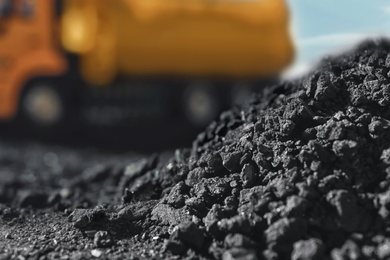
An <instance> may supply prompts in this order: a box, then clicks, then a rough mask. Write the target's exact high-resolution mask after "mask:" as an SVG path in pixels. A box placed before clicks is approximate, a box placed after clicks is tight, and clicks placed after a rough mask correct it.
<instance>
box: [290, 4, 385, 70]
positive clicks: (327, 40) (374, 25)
mask: <svg viewBox="0 0 390 260" xmlns="http://www.w3.org/2000/svg"><path fill="white" fill-rule="evenodd" d="M287 2H288V4H289V6H290V12H291V31H292V34H293V36H294V41H295V45H296V47H297V57H296V62H295V67H294V69H298V70H299V69H302V68H304V67H305V66H306V67H307V66H308V64H310V63H312V62H316V61H318V60H319V59H320V58H321V57H323V56H324V55H326V54H331V53H335V52H337V51H339V50H341V49H345V48H349V47H350V46H353V45H354V44H356V43H357V42H359V41H361V40H362V39H364V38H367V37H370V36H378V35H388V36H390V1H389V0H287Z"/></svg>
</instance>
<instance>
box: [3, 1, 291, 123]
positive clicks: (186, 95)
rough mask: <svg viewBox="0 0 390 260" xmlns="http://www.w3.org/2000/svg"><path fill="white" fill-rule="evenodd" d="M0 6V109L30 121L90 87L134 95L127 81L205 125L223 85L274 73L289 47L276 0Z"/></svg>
mask: <svg viewBox="0 0 390 260" xmlns="http://www.w3.org/2000/svg"><path fill="white" fill-rule="evenodd" d="M0 9H1V10H0V80H1V81H0V88H1V90H0V118H3V119H11V118H14V117H16V116H17V115H21V116H22V117H23V118H24V120H27V121H30V122H33V123H34V124H37V125H39V126H40V127H43V126H48V127H50V126H54V125H58V124H59V123H63V122H64V120H65V119H67V118H69V117H72V116H75V111H76V110H75V109H76V107H77V108H79V107H86V105H85V104H86V103H88V104H90V103H93V102H92V101H91V102H90V100H93V99H92V98H91V96H92V95H95V94H96V93H99V94H100V95H103V96H104V95H105V96H106V97H107V96H112V95H110V94H109V93H110V92H115V93H121V94H120V96H121V97H123V96H125V95H124V94H123V93H127V94H128V95H130V96H131V95H133V96H134V93H133V92H134V91H132V90H129V91H124V90H123V89H128V88H130V89H131V88H135V89H137V91H135V92H136V95H138V96H139V92H140V91H141V92H142V90H143V89H147V90H148V91H149V92H148V91H146V93H148V95H149V94H150V93H151V92H150V91H151V89H159V91H157V92H158V93H159V94H158V95H163V94H161V93H163V92H170V93H175V94H173V96H174V98H175V99H176V100H179V101H180V102H178V103H180V106H181V107H179V106H174V105H173V101H172V100H173V99H172V100H170V101H168V102H167V101H165V103H168V104H169V106H170V107H171V109H173V110H175V111H177V110H181V112H183V113H185V115H186V116H187V117H189V118H190V121H192V122H193V123H194V124H205V123H207V122H208V121H209V120H210V119H212V118H213V117H215V115H216V114H217V113H219V112H220V111H221V109H224V108H226V107H227V105H226V104H227V102H226V100H222V99H226V96H227V95H238V94H237V93H236V92H232V91H231V89H233V86H235V87H236V88H235V89H236V90H237V86H240V83H243V82H244V83H247V82H251V84H252V83H253V82H260V81H263V80H264V79H270V78H275V77H277V76H278V75H279V74H280V73H281V72H282V71H283V70H284V69H285V68H286V67H287V66H288V65H289V64H290V63H291V62H292V60H293V56H294V48H293V44H292V40H291V37H290V33H289V12H288V7H287V5H286V3H285V1H284V0H63V1H58V0H56V1H54V0H39V1H38V0H2V1H0ZM123 79H126V80H127V81H125V80H123ZM79 82H82V83H79ZM118 82H131V83H126V84H122V83H121V84H119V83H118ZM140 82H141V83H145V84H144V85H148V86H149V87H139V85H142V84H140ZM151 82H153V84H151ZM161 82H163V83H161ZM167 82H169V83H167ZM156 83H161V84H160V85H167V86H159V87H155V85H156ZM253 84H259V83H253ZM151 85H153V86H154V87H150V86H151ZM157 85H158V84H157ZM241 85H243V84H241ZM135 86H138V87H135ZM170 86H171V87H170ZM172 86H177V87H172ZM217 86H218V87H217ZM222 87H223V88H224V89H223V88H222ZM238 88H239V87H238ZM80 89H82V91H81V90H80ZM118 89H119V90H118ZM161 89H162V91H161ZM122 90H123V91H122ZM121 91H122V92H123V93H122V92H121ZM107 93H108V94H107ZM228 93H231V94H228ZM234 93H236V94H234ZM171 95H172V94H171ZM229 98H230V99H234V97H229ZM85 100H88V102H87V101H85ZM129 100H131V98H130V99H129ZM152 100H153V99H152ZM168 100H169V99H168ZM129 102H132V103H137V102H133V101H128V102H124V103H129ZM140 103H142V104H145V102H140ZM117 105H118V106H119V104H118V102H117ZM131 109H134V107H132V108H131ZM100 115H101V113H100Z"/></svg>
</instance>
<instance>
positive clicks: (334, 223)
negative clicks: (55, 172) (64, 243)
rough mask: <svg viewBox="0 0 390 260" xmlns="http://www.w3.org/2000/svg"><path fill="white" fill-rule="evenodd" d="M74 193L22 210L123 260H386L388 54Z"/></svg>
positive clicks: (305, 83)
mask: <svg viewBox="0 0 390 260" xmlns="http://www.w3.org/2000/svg"><path fill="white" fill-rule="evenodd" d="M107 172H109V173H110V174H106V173H107ZM58 185H59V186H61V185H63V184H58ZM67 185H68V187H69V190H70V192H71V193H72V192H73V191H74V190H75V189H76V190H78V191H79V193H78V194H77V196H76V195H68V196H64V194H62V193H59V194H58V195H57V196H54V197H50V198H51V199H50V200H47V201H46V202H45V203H46V204H45V203H42V200H43V197H44V195H42V194H41V193H34V194H31V193H30V196H27V195H26V196H25V197H22V198H21V199H20V198H19V200H20V201H19V203H20V204H19V206H26V205H29V206H30V207H31V206H32V207H51V208H53V209H55V210H59V211H64V212H65V214H66V215H67V216H68V219H69V221H70V223H72V225H73V229H76V230H78V231H80V232H83V234H84V236H85V237H87V238H88V237H90V238H89V239H90V241H91V244H92V245H93V246H94V247H95V248H107V247H109V248H110V249H109V250H110V252H116V253H117V255H126V256H129V257H134V258H137V257H138V258H154V259H194V258H195V259H223V260H239V259H240V260H241V259H248V260H252V259H266V260H271V259H272V260H273V259H294V260H306V259H307V260H309V259H313V260H314V259H335V260H339V259H389V258H390V42H388V41H386V40H370V41H366V42H364V43H362V44H361V45H360V46H358V47H357V48H356V49H355V50H353V51H351V52H349V53H346V54H344V55H342V56H337V57H329V58H326V59H324V60H323V61H322V62H321V64H320V65H319V66H318V67H317V68H316V69H315V70H313V71H312V72H311V73H310V74H309V75H307V76H305V77H304V78H302V79H298V80H295V81H291V82H285V83H281V84H279V85H276V86H273V87H270V88H268V89H266V90H265V91H264V93H262V94H261V95H258V96H255V97H254V98H253V99H252V100H251V101H250V102H249V103H248V104H247V105H246V106H244V107H235V108H233V109H232V110H230V111H227V112H224V113H223V114H222V115H221V116H220V119H219V120H218V121H216V122H213V123H212V124H211V125H210V126H209V127H208V128H207V129H206V130H205V131H204V132H203V133H201V134H200V135H199V136H198V138H197V139H196V140H195V141H194V143H193V147H192V148H191V149H183V150H177V151H176V152H175V154H174V156H173V157H172V158H170V159H169V160H168V161H167V162H164V163H161V161H160V162H159V158H158V157H152V158H149V159H140V160H138V161H136V162H133V163H130V164H128V165H127V166H125V167H122V168H119V169H117V170H114V169H113V168H110V167H108V168H102V169H95V170H94V171H85V172H84V174H82V175H81V178H79V179H77V180H75V181H73V182H72V183H67ZM81 198H84V200H85V201H87V202H88V203H86V204H85V205H83V204H80V199H81ZM1 214H3V218H5V216H7V217H8V218H12V216H14V215H15V214H17V213H15V212H14V209H12V208H8V207H4V208H1V207H0V215H1ZM126 239H128V241H130V242H129V243H130V244H127V246H126V247H125V246H124V242H121V241H125V240H126ZM80 241H81V240H80ZM83 241H84V240H83ZM118 248H121V249H120V250H119V249H118ZM80 250H81V249H80ZM94 250H95V249H94ZM96 250H97V249H96ZM99 250H100V249H99ZM99 250H98V251H93V252H94V253H93V254H92V255H93V256H96V257H98V256H97V255H99V256H100V255H101V253H99V254H98V253H97V252H103V251H99ZM59 251H60V249H59ZM105 252H106V251H105ZM107 252H108V251H107Z"/></svg>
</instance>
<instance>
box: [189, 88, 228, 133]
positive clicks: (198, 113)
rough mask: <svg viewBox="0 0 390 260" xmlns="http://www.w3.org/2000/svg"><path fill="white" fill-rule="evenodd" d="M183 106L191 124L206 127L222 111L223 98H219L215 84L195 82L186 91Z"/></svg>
mask: <svg viewBox="0 0 390 260" xmlns="http://www.w3.org/2000/svg"><path fill="white" fill-rule="evenodd" d="M183 108H184V114H185V117H186V119H187V120H188V122H189V123H190V124H192V125H194V126H196V127H205V126H206V125H207V124H209V123H210V122H211V121H212V120H214V119H216V117H217V116H218V114H219V112H221V111H220V109H221V100H219V99H218V95H217V91H216V88H215V87H214V86H212V85H210V84H207V83H195V84H191V85H189V86H188V87H187V88H186V89H185V91H184V97H183Z"/></svg>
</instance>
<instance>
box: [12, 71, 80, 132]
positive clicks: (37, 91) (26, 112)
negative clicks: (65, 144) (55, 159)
mask: <svg viewBox="0 0 390 260" xmlns="http://www.w3.org/2000/svg"><path fill="white" fill-rule="evenodd" d="M59 82H60V80H58V79H53V80H50V79H42V80H34V81H32V82H30V83H29V84H28V85H26V87H25V89H24V91H23V94H22V96H21V99H20V102H19V113H18V121H19V122H20V124H22V125H23V126H24V127H28V129H29V130H30V131H32V133H33V134H38V135H51V134H55V133H58V132H66V131H68V130H71V129H72V127H73V122H74V119H76V118H72V117H76V116H77V113H75V111H76V106H75V104H74V102H72V100H71V97H72V95H71V92H72V91H71V89H65V88H64V87H62V86H61V85H60V84H59Z"/></svg>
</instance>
